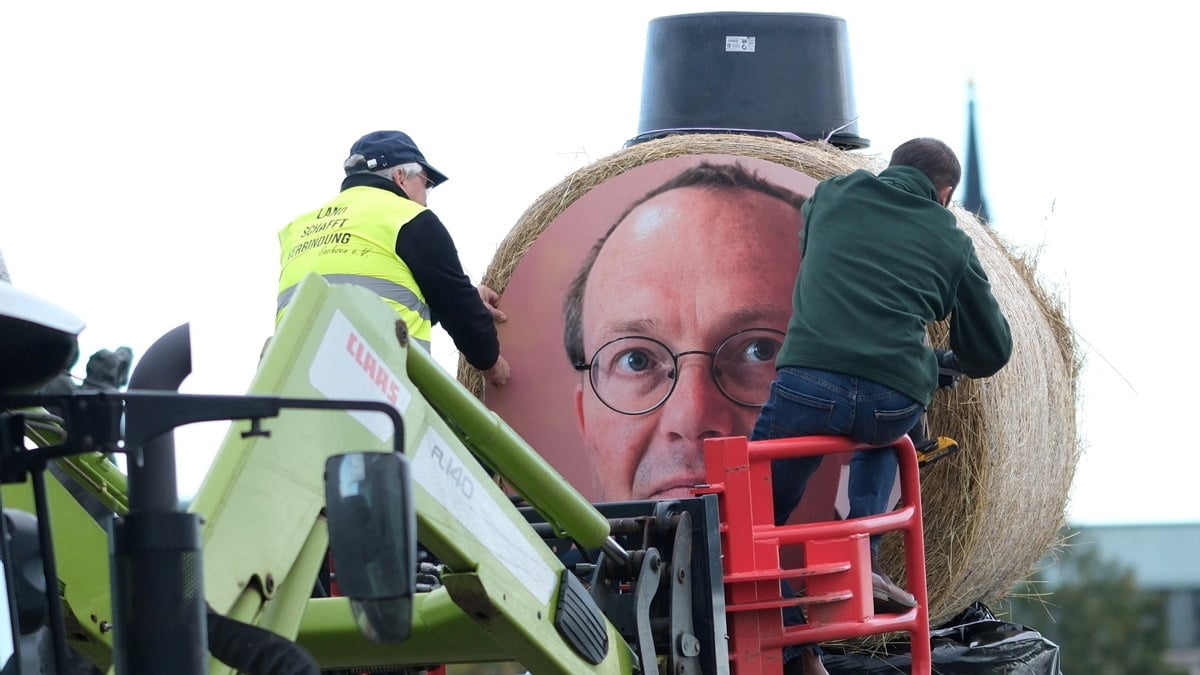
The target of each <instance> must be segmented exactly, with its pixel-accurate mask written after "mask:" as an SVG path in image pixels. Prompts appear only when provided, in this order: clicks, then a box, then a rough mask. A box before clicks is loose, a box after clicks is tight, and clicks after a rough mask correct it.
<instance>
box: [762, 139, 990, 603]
mask: <svg viewBox="0 0 1200 675" xmlns="http://www.w3.org/2000/svg"><path fill="white" fill-rule="evenodd" d="M961 173H962V172H961V167H960V165H959V162H958V158H957V157H955V155H954V152H953V151H952V150H951V149H950V148H949V147H948V146H946V144H945V143H942V142H941V141H938V140H935V139H930V138H917V139H913V140H911V141H908V142H906V143H904V144H902V145H900V146H899V147H898V148H896V150H895V152H894V153H893V154H892V158H891V162H890V164H889V165H888V168H886V169H885V170H884V171H882V172H881V173H880V174H879V175H878V176H876V175H875V174H872V173H871V172H869V171H865V170H859V171H855V172H854V173H851V174H849V175H846V176H840V177H836V178H832V179H829V180H826V181H824V182H822V183H821V184H820V185H818V186H817V189H816V191H815V192H814V194H813V196H812V197H811V198H809V199H808V201H807V202H806V203H805V204H804V207H803V209H802V212H801V213H802V216H803V219H804V229H803V231H802V234H801V245H800V247H801V255H802V263H801V266H800V270H801V272H800V274H799V275H798V276H797V278H796V284H795V289H794V291H793V296H792V305H793V306H792V317H791V320H790V321H789V323H788V329H787V335H786V337H785V339H784V342H783V346H782V348H781V349H780V353H779V356H778V358H777V359H776V361H775V365H776V368H777V373H776V378H775V381H774V382H773V383H772V385H771V393H770V397H769V399H768V400H767V403H766V405H765V406H763V409H762V412H761V413H760V415H759V417H758V421H757V423H756V425H755V427H754V430H753V432H752V433H751V436H750V438H751V440H758V439H764V438H783V437H793V436H812V435H833V436H848V437H850V438H851V439H853V440H854V441H856V442H859V443H866V444H869V445H871V446H872V447H875V448H887V449H884V450H865V451H860V452H858V453H856V454H855V457H854V459H853V460H852V461H851V465H850V490H849V492H850V513H849V516H850V517H851V518H857V517H861V516H867V515H874V514H878V513H882V512H884V511H885V510H887V508H888V506H889V504H888V502H889V497H890V494H891V490H892V486H893V484H894V483H895V478H896V470H897V460H896V453H895V450H894V449H893V448H892V447H890V446H891V445H892V444H893V443H894V442H896V441H897V440H899V439H900V437H902V436H903V435H904V434H905V433H907V432H908V431H909V430H910V429H912V428H913V427H914V426H915V425H916V423H917V422H918V421H919V420H920V419H921V417H922V415H924V413H925V408H926V407H927V406H928V405H929V403H930V400H931V399H932V397H933V393H934V391H936V389H937V388H938V367H939V362H938V357H937V355H935V352H934V350H933V349H932V348H931V347H930V346H929V345H928V343H927V341H926V330H927V326H928V325H929V323H930V322H932V321H940V320H944V319H947V318H949V321H950V347H951V351H952V352H953V353H952V354H951V355H950V357H949V359H948V360H950V361H952V363H951V364H949V365H951V367H952V368H953V369H954V370H958V371H960V372H962V373H963V374H965V375H966V376H968V377H973V378H981V377H988V376H990V375H992V374H994V373H995V372H997V371H998V370H1000V369H1001V368H1002V367H1004V365H1005V364H1006V363H1007V362H1008V359H1009V356H1010V354H1011V352H1012V334H1011V332H1010V330H1009V325H1008V321H1007V320H1006V319H1005V318H1004V315H1003V313H1002V312H1001V310H1000V306H999V304H998V303H997V302H996V298H995V297H994V296H993V294H992V290H991V286H990V284H989V283H988V278H987V274H986V273H985V272H984V269H983V266H982V265H981V264H980V262H979V259H978V258H977V257H976V255H975V248H974V245H973V243H972V241H971V238H970V236H969V235H968V234H967V233H966V232H964V231H963V230H961V229H959V228H958V227H957V224H956V222H957V221H956V219H955V216H954V214H952V213H951V212H950V211H949V210H948V209H947V208H946V207H947V206H948V205H949V203H950V196H951V195H952V194H953V193H954V189H955V187H957V185H958V181H959V178H960V177H961ZM954 359H957V362H956V363H953V361H954ZM942 365H947V364H945V363H943V364H942ZM819 462H820V458H819V457H817V458H796V459H786V460H776V461H775V462H774V463H773V466H772V475H773V478H772V482H773V485H774V502H775V513H776V518H777V520H779V521H781V522H782V521H783V520H785V519H786V518H787V516H788V514H790V513H791V511H792V508H793V507H794V506H795V505H796V503H797V502H798V501H799V499H800V496H801V495H802V494H803V492H804V487H805V483H806V482H807V481H808V478H809V476H811V475H812V472H813V471H814V470H815V469H816V467H817V464H818V463H819ZM877 547H878V538H877V537H874V538H873V541H872V546H871V550H872V559H874V557H875V555H874V554H875V553H876V552H877V551H878V548H877ZM874 571H875V572H876V574H875V577H874V582H875V589H874V590H875V597H876V598H877V599H878V600H880V601H882V602H884V603H888V602H891V603H893V604H900V605H904V606H912V605H913V598H912V596H911V595H909V594H908V593H906V592H905V591H903V590H902V589H900V588H899V587H897V586H896V585H895V584H893V583H892V582H891V581H890V580H888V579H887V577H886V576H884V575H883V574H882V572H880V571H879V570H878V568H876V569H875V570H874Z"/></svg>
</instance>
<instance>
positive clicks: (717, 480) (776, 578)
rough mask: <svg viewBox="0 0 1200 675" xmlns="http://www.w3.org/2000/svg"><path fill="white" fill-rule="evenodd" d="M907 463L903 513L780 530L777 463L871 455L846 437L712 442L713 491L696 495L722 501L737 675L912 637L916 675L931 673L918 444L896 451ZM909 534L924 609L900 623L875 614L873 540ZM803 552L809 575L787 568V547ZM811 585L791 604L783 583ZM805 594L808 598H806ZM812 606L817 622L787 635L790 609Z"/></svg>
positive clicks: (899, 618) (912, 576) (909, 559)
mask: <svg viewBox="0 0 1200 675" xmlns="http://www.w3.org/2000/svg"><path fill="white" fill-rule="evenodd" d="M896 446H897V455H898V457H899V460H900V504H899V506H898V507H897V508H896V509H895V510H893V511H890V512H888V513H884V514H880V515H876V516H869V517H865V518H854V519H851V520H839V521H830V522H819V523H803V524H793V525H782V526H776V525H775V514H774V508H773V506H772V502H771V460H773V459H777V458H783V457H802V456H814V455H827V454H834V453H842V452H849V451H852V450H860V449H865V448H866V447H867V446H863V445H857V444H855V443H853V442H851V441H850V440H849V439H846V438H842V437H839V436H804V437H799V438H781V439H772V440H764V441H753V442H750V441H748V440H747V439H746V438H745V437H731V438H716V439H709V440H707V441H705V443H704V460H705V472H706V474H707V480H708V485H707V486H705V487H703V488H697V489H696V490H695V492H696V493H697V494H707V493H713V494H716V495H717V500H718V504H719V509H720V514H721V550H722V553H723V555H724V558H723V562H724V574H725V603H726V612H727V616H728V622H729V633H730V635H729V639H730V644H729V654H730V670H731V672H732V673H733V675H780V674H781V673H782V672H783V655H782V651H783V647H785V646H787V645H804V644H816V643H819V642H825V641H829V640H835V639H846V638H856V637H864V636H867V635H877V634H880V633H889V632H894V631H906V632H908V634H909V640H910V643H911V654H912V672H913V673H926V674H927V673H929V672H930V670H931V668H932V657H931V654H930V643H929V602H928V591H927V589H926V582H925V539H924V536H923V533H922V524H921V487H920V475H919V469H918V467H917V454H916V450H915V449H914V448H913V444H912V441H911V440H910V439H908V437H904V438H903V439H901V440H900V441H898V442H897V443H896ZM891 530H902V531H903V533H904V556H905V558H904V559H905V570H906V571H905V576H906V577H907V583H908V590H909V592H910V593H912V594H913V595H914V596H915V597H916V599H917V607H916V608H915V609H911V610H908V611H907V612H904V613H901V614H875V613H874V599H873V597H872V595H871V555H870V547H869V541H870V535H872V534H879V533H882V532H887V531H891ZM790 544H800V545H802V547H803V550H804V566H803V567H799V568H789V569H783V568H782V567H781V559H780V547H781V546H785V545H790ZM783 579H788V580H789V583H791V584H792V585H793V586H794V587H795V586H798V585H799V586H803V587H804V589H805V591H806V592H805V593H804V594H802V595H800V596H799V597H794V598H784V597H782V594H781V592H780V581H781V580H783ZM797 590H799V589H797ZM798 605H803V606H804V607H805V608H806V611H805V613H806V615H807V621H808V623H805V624H801V625H795V626H784V625H783V618H782V617H783V615H782V611H781V610H782V608H784V607H787V606H798Z"/></svg>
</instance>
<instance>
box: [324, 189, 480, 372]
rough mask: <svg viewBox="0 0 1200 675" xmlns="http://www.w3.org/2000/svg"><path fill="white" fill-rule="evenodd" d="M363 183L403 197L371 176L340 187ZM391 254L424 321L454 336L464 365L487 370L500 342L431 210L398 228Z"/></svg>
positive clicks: (444, 227)
mask: <svg viewBox="0 0 1200 675" xmlns="http://www.w3.org/2000/svg"><path fill="white" fill-rule="evenodd" d="M358 186H368V187H374V188H379V189H381V190H388V191H390V192H394V193H396V194H398V195H400V196H401V197H404V198H405V199H408V195H407V194H405V193H404V190H402V189H400V187H399V186H398V185H396V184H395V183H393V182H392V181H389V180H387V179H386V178H383V177H381V176H376V175H374V174H369V173H365V174H361V173H360V174H353V175H351V176H347V177H346V179H345V180H344V181H342V189H343V190H345V189H347V188H352V187H358ZM396 255H397V256H399V257H400V259H401V260H403V261H404V263H405V264H406V265H408V269H409V270H410V271H411V272H412V275H413V279H414V280H415V281H416V282H417V287H418V288H420V289H421V293H422V294H423V295H424V296H425V304H427V305H429V313H430V319H431V320H432V322H433V323H434V324H437V323H441V324H442V328H444V329H445V330H446V332H447V333H449V335H450V337H451V339H453V340H454V346H455V347H456V348H457V349H458V351H459V352H461V353H462V355H463V357H464V358H466V360H467V363H470V364H471V365H472V366H474V367H476V368H478V369H479V370H487V369H489V368H491V367H492V366H494V365H496V360H497V359H499V358H500V340H499V338H498V337H497V335H496V324H495V323H494V321H493V319H492V314H491V312H490V311H488V308H487V307H486V306H485V305H484V304H483V300H481V299H480V297H479V291H478V289H476V287H475V285H474V284H472V283H471V280H470V278H468V277H467V275H466V273H465V272H464V271H463V268H462V262H461V261H460V260H459V257H458V249H457V248H456V247H455V246H454V240H453V239H452V238H451V237H450V232H449V231H448V230H447V229H446V226H445V225H443V224H442V221H441V220H440V219H439V218H438V217H437V215H436V214H434V212H433V211H430V210H429V209H426V210H424V211H422V212H421V213H419V214H417V217H415V218H413V219H412V220H411V221H409V222H408V223H406V224H405V225H404V227H402V228H400V234H399V235H397V237H396Z"/></svg>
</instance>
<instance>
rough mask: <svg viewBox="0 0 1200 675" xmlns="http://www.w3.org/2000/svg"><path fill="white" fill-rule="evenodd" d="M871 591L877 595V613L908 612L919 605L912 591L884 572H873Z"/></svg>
mask: <svg viewBox="0 0 1200 675" xmlns="http://www.w3.org/2000/svg"><path fill="white" fill-rule="evenodd" d="M871 592H872V594H873V595H874V596H875V613H876V614H881V613H884V612H887V613H900V612H906V611H908V610H910V609H912V608H913V607H916V606H917V599H916V598H915V597H913V594H912V593H909V592H908V591H906V590H904V589H903V588H900V587H899V586H897V585H896V584H894V583H892V580H891V579H889V578H887V575H886V574H884V573H883V572H872V573H871Z"/></svg>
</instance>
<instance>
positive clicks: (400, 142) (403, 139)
mask: <svg viewBox="0 0 1200 675" xmlns="http://www.w3.org/2000/svg"><path fill="white" fill-rule="evenodd" d="M411 162H416V163H417V164H420V165H421V167H422V168H424V169H425V174H426V175H428V176H429V180H431V181H432V183H431V184H430V187H436V186H438V185H441V184H442V183H444V182H446V180H447V178H446V174H444V173H442V172H441V171H438V170H437V169H435V168H433V167H432V166H429V162H426V161H425V155H422V154H421V151H420V149H418V148H417V144H416V143H413V139H412V138H411V137H410V136H409V135H408V134H406V133H404V132H403V131H372V132H371V133H369V134H367V135H366V136H363V137H362V138H360V139H358V140H357V141H355V142H354V145H352V146H350V156H349V157H347V158H346V162H345V164H344V165H343V168H345V170H346V175H347V176H348V175H350V174H352V173H360V172H363V171H375V170H377V169H385V168H387V167H389V166H400V165H401V164H409V163H411Z"/></svg>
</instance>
